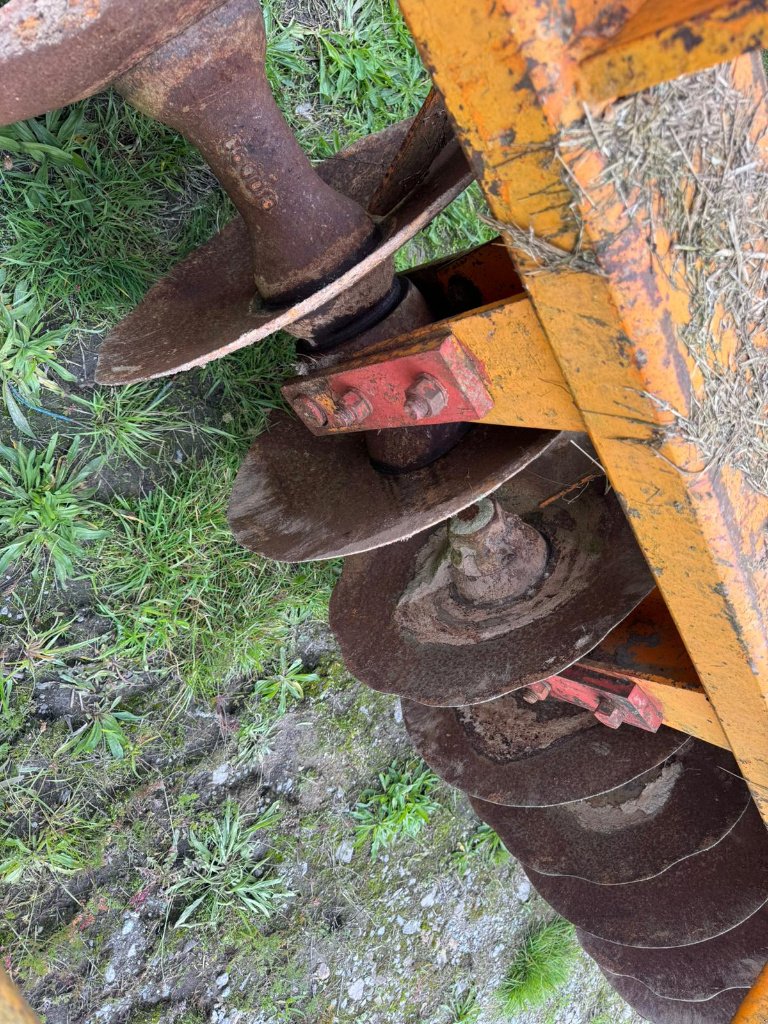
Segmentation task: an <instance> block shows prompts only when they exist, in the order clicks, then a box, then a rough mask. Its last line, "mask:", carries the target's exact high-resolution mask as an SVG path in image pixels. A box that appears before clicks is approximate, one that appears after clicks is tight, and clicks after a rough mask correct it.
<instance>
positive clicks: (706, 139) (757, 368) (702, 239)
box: [560, 66, 768, 494]
mask: <svg viewBox="0 0 768 1024" xmlns="http://www.w3.org/2000/svg"><path fill="white" fill-rule="evenodd" d="M763 102H764V100H763V99H762V98H761V99H760V100H759V101H758V102H757V103H755V101H754V99H753V98H750V97H748V96H746V95H745V94H744V93H743V92H741V91H739V90H737V89H736V88H735V87H734V85H733V82H732V81H731V78H730V73H729V71H728V68H727V66H723V67H721V68H714V69H712V70H710V71H706V72H703V73H701V74H698V75H694V76H691V77H688V78H681V79H679V80H677V81H674V82H669V83H666V84H663V85H660V86H657V87H655V88H653V89H649V90H647V91H646V92H642V93H639V94H637V95H636V96H633V97H632V98H630V99H627V100H624V101H622V102H621V103H618V104H616V105H615V106H614V107H613V108H612V109H611V114H610V117H607V118H596V117H594V118H593V117H592V116H590V115H589V114H587V117H586V118H585V120H584V121H583V122H582V123H581V124H580V125H578V126H577V127H575V128H571V129H569V130H568V131H567V132H566V133H564V134H563V137H562V138H561V139H560V153H561V155H562V157H563V159H564V162H566V163H568V162H570V161H571V159H572V158H573V157H574V156H576V155H577V154H578V152H579V150H581V149H584V148H585V147H594V146H595V145H596V146H597V147H598V149H599V150H600V153H601V154H602V157H603V160H604V164H605V170H604V171H603V174H602V179H601V181H600V182H598V183H596V184H597V185H600V184H603V183H605V182H610V184H611V185H612V186H613V187H614V188H615V190H616V192H617V193H618V195H619V196H620V197H621V198H622V200H623V202H624V204H625V208H626V212H627V214H628V217H629V218H630V219H631V220H632V221H633V222H634V223H635V224H637V223H638V222H640V223H641V224H643V225H644V226H647V227H648V231H649V235H650V233H651V231H652V229H653V225H654V222H657V223H659V222H660V223H663V224H664V226H665V227H666V228H667V230H668V231H669V232H670V234H671V237H672V239H673V244H672V268H671V272H670V277H671V279H672V280H679V279H680V278H682V280H683V281H684V284H685V287H686V289H687V290H688V292H689V294H690V321H689V322H688V324H687V325H686V326H685V327H684V329H683V330H682V332H681V337H682V341H683V343H684V344H685V346H686V348H687V349H688V352H689V353H690V355H691V358H692V359H693V360H694V361H695V363H696V365H697V367H698V368H699V370H700V372H701V376H702V382H703V383H702V386H701V387H700V388H698V389H697V393H696V394H695V395H694V396H693V397H692V400H691V408H690V410H689V412H688V414H687V415H684V414H682V413H681V412H680V411H679V410H671V412H672V413H673V415H674V418H675V422H674V427H673V429H674V432H675V434H676V435H677V436H678V437H682V438H683V439H684V440H686V441H689V442H692V443H693V444H695V445H696V447H697V448H698V450H699V451H700V452H701V454H702V457H703V459H704V460H705V461H706V463H707V465H708V466H723V465H730V466H734V467H737V468H738V469H740V470H742V471H743V473H744V474H745V476H746V478H747V479H748V481H749V482H750V484H751V485H752V486H753V487H754V488H755V490H757V491H759V492H761V493H762V494H768V348H766V302H768V171H766V161H765V156H764V155H763V154H762V153H761V149H763V147H764V146H765V145H766V140H765V138H764V135H765V133H764V130H763V129H762V127H760V126H761V125H762V122H763V111H762V110H761V108H762V107H763ZM763 153H764V149H763ZM569 180H570V179H569ZM582 198H584V197H582ZM586 198H588V197H586ZM678 275H679V277H678ZM721 318H722V321H721ZM720 321H721V322H722V327H723V328H724V329H725V330H727V331H733V332H734V335H735V338H736V342H737V343H736V345H735V351H733V347H732V348H731V351H729V352H721V351H720V347H719V337H720V336H721V332H720V330H716V329H715V325H716V324H718V322H720Z"/></svg>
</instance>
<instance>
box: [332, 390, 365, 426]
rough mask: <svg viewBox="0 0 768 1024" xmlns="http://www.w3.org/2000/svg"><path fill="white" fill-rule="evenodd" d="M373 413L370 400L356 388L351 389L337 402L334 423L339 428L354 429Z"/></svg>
mask: <svg viewBox="0 0 768 1024" xmlns="http://www.w3.org/2000/svg"><path fill="white" fill-rule="evenodd" d="M372 411H373V410H372V409H371V405H370V403H369V402H368V399H367V398H366V397H365V396H364V395H361V394H360V392H359V391H357V390H356V389H355V388H350V389H349V390H348V391H345V392H344V394H343V395H342V396H341V397H340V398H339V399H338V400H337V402H336V408H335V410H334V413H333V421H334V424H335V425H336V426H339V427H353V426H354V425H355V424H356V423H362V422H363V420H365V419H367V418H368V417H369V416H370V415H371V412H372Z"/></svg>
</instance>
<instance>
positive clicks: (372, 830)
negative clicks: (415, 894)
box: [352, 759, 441, 860]
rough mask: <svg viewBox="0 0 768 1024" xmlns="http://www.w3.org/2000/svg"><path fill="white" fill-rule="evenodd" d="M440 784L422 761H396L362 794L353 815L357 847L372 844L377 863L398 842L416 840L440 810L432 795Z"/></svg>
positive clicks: (373, 855) (372, 858)
mask: <svg viewBox="0 0 768 1024" xmlns="http://www.w3.org/2000/svg"><path fill="white" fill-rule="evenodd" d="M439 781H440V780H439V779H438V777H437V776H436V775H435V774H434V772H432V771H430V770H429V768H427V766H426V765H425V764H424V762H423V761H420V760H418V759H412V760H410V761H407V762H406V763H405V764H398V762H397V761H393V762H392V764H391V765H390V766H389V768H387V770H386V771H384V772H381V773H380V774H379V778H378V785H376V786H372V787H371V788H370V789H367V790H365V792H364V793H362V794H361V796H360V799H359V800H358V802H357V805H356V807H355V810H354V811H352V817H353V819H354V821H355V846H356V847H358V848H359V847H362V846H365V845H366V844H367V843H368V842H370V844H371V860H375V859H376V858H377V856H378V855H379V852H380V851H381V850H384V849H387V848H388V847H390V846H392V845H393V844H394V843H395V842H397V840H398V839H401V838H402V837H407V838H409V839H413V838H415V836H417V835H418V834H419V832H421V830H422V829H423V828H424V826H425V825H426V824H427V822H428V821H429V819H430V818H431V816H432V814H434V812H435V811H437V810H439V809H440V806H441V805H440V804H439V803H438V801H437V800H435V798H434V796H433V795H432V794H433V791H434V790H435V788H436V787H437V785H438V784H439Z"/></svg>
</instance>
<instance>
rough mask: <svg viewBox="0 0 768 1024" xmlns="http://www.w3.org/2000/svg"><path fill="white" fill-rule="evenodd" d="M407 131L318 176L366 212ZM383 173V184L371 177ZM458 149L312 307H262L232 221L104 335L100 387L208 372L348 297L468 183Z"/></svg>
mask: <svg viewBox="0 0 768 1024" xmlns="http://www.w3.org/2000/svg"><path fill="white" fill-rule="evenodd" d="M410 123H411V122H410V121H408V122H404V123H403V124H402V125H395V126H393V127H392V128H391V129H386V130H385V131H384V132H380V133H378V134H377V135H372V136H369V137H368V138H366V139H361V140H360V141H359V142H358V143H356V144H355V146H354V147H350V151H349V152H348V153H347V154H339V155H338V156H335V157H331V158H330V159H329V160H326V161H325V162H324V163H323V164H320V165H319V166H318V168H317V170H318V173H319V174H320V176H321V177H322V178H323V180H324V181H326V182H327V183H328V184H330V185H332V186H333V187H334V188H336V189H337V190H338V191H340V192H343V193H344V194H345V195H347V196H348V197H349V198H351V199H355V200H357V201H358V202H360V203H361V205H363V206H365V205H366V203H367V201H368V199H369V198H370V194H371V192H372V191H373V189H374V188H375V186H376V184H377V182H378V180H379V178H380V175H381V168H382V167H383V166H386V165H387V163H388V162H389V161H390V160H391V159H392V158H393V157H394V155H395V154H396V153H397V151H398V149H399V147H400V145H401V143H402V140H403V137H404V135H405V133H406V131H407V129H408V126H409V124H410ZM376 171H377V172H378V174H376V173H374V172H376ZM472 177H473V174H472V172H471V171H470V169H469V167H468V164H467V161H466V158H465V157H464V155H463V153H462V151H461V149H460V147H459V145H458V143H456V142H455V141H454V142H451V143H449V144H448V145H447V146H446V147H445V148H444V149H443V151H442V152H441V153H440V155H439V156H438V158H437V159H436V160H435V162H434V164H433V166H432V168H431V169H430V171H429V173H428V174H427V175H426V176H425V178H424V180H423V181H422V182H421V185H420V186H419V188H418V190H417V191H416V192H415V193H414V194H413V195H412V196H410V197H408V198H407V199H405V200H404V201H403V202H402V203H401V204H400V205H399V206H398V207H397V209H396V210H394V211H393V212H392V214H391V215H389V216H387V217H385V218H383V219H382V221H381V222H380V224H379V241H378V244H377V245H376V247H375V249H374V250H373V251H372V252H371V253H370V254H369V255H367V256H366V257H365V258H364V259H361V260H360V261H359V262H358V263H357V264H356V265H355V266H354V267H352V268H351V269H350V270H347V271H346V272H345V273H343V274H341V275H340V276H339V277H337V278H336V279H335V280H334V281H333V282H331V283H330V284H327V285H326V286H325V287H323V288H321V289H320V290H319V291H317V292H315V293H314V294H312V295H310V296H309V297H308V298H305V299H303V300H302V301H300V302H296V303H293V304H292V305H288V306H283V307H280V308H277V309H275V308H271V307H268V306H265V305H264V304H263V303H262V302H261V300H260V298H259V296H258V293H257V292H256V290H255V285H254V280H253V263H252V250H251V245H250V240H249V237H248V232H247V229H246V226H245V222H244V221H243V220H242V218H241V217H235V219H234V220H232V221H230V223H229V224H227V226H226V227H225V228H224V229H223V230H222V231H220V232H219V233H218V234H217V235H215V236H214V237H213V238H212V239H211V240H210V241H209V242H207V243H206V244H205V245H203V246H201V247H200V248H199V249H196V250H195V251H194V252H193V253H191V254H190V255H189V256H187V258H186V259H184V260H182V261H181V263H179V264H177V265H176V266H175V267H174V268H173V270H172V271H171V272H170V273H169V274H167V275H166V276H165V277H163V278H161V280H160V281H158V283H157V284H155V285H154V286H153V287H152V288H151V289H150V290H149V292H147V294H146V295H145V297H144V298H143V299H142V301H141V302H140V303H139V305H138V306H137V307H136V308H135V309H134V310H132V311H131V312H130V313H129V314H128V316H127V317H125V319H123V320H121V322H120V323H119V324H118V325H117V326H116V327H115V328H114V329H113V330H112V331H111V332H110V333H109V334H108V335H107V337H106V339H105V341H104V342H103V344H102V346H101V349H100V351H99V362H98V366H97V368H96V380H97V381H98V382H99V383H100V384H133V383H135V382H137V381H141V380H150V379H152V378H154V377H163V376H167V375H168V374H170V373H178V372H180V371H182V370H190V369H192V368H193V367H195V366H204V365H205V364H206V363H209V362H211V361H212V360H214V359H221V358H222V357H223V356H225V355H228V354H229V353H230V352H236V351H237V350H238V349H241V348H244V347H245V346H247V345H252V344H254V343H255V342H257V341H261V340H263V339H264V338H266V337H268V336H269V335H270V334H274V333H275V332H276V331H280V330H287V329H289V328H290V327H291V325H292V324H295V323H296V322H297V321H299V320H303V319H305V318H307V317H309V316H310V315H311V314H313V313H315V312H316V311H317V310H319V309H321V308H322V307H324V306H326V305H327V304H328V303H330V302H331V301H332V300H334V299H336V298H338V297H339V296H340V295H343V294H344V292H346V291H348V290H349V289H352V288H353V287H354V286H355V285H356V284H358V283H359V282H360V281H362V280H363V278H365V277H366V275H369V274H370V273H371V271H373V270H374V269H375V268H376V267H378V266H380V265H381V264H382V263H384V262H385V261H386V260H388V259H390V258H391V257H392V256H393V255H394V254H395V252H397V250H398V249H399V248H400V247H401V246H402V245H404V244H405V243H406V242H407V241H408V240H409V239H410V238H412V237H413V236H414V235H415V234H417V233H418V232H419V231H421V229H422V228H424V227H426V226H427V224H429V223H430V221H432V220H433V219H434V218H435V217H436V216H437V214H438V213H440V211H441V210H443V209H444V208H445V207H446V206H447V205H448V204H449V203H450V202H451V201H452V200H453V199H455V198H456V197H457V196H458V195H460V194H461V192H463V191H464V189H465V188H466V187H467V186H468V185H469V183H470V182H471V181H472Z"/></svg>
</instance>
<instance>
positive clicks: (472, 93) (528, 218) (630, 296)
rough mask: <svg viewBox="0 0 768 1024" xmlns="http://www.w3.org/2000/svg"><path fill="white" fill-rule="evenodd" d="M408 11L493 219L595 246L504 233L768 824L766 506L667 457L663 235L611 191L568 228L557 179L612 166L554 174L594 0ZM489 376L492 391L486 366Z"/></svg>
mask: <svg viewBox="0 0 768 1024" xmlns="http://www.w3.org/2000/svg"><path fill="white" fill-rule="evenodd" d="M401 7H402V8H403V10H404V13H405V16H406V19H407V21H408V22H409V25H410V27H411V29H412V31H413V34H414V36H415V38H416V40H417V42H418V44H419V46H420V48H421V51H422V54H423V57H424V59H425V62H426V64H427V66H428V67H429V68H430V69H431V70H432V72H433V76H434V79H435V82H436V84H437V86H438V88H439V89H440V90H441V92H442V93H443V95H444V97H445V100H446V102H447V105H448V109H449V110H450V112H451V114H452V116H453V118H454V120H455V122H456V123H457V126H458V131H459V136H460V138H461V139H462V141H463V144H464V146H465V148H466V151H467V153H468V154H469V155H470V157H471V159H472V160H473V163H474V166H475V168H476V170H477V172H478V177H479V180H480V182H481V184H482V187H483V189H484V191H485V194H486V197H487V198H488V201H489V204H490V206H491V209H492V211H493V214H494V216H495V217H496V218H497V219H498V221H500V222H501V223H503V224H508V225H511V226H514V227H515V228H517V229H523V231H524V232H527V231H528V230H529V229H530V230H532V231H533V232H534V233H535V235H536V236H537V237H538V238H540V239H544V240H546V241H547V242H549V243H551V244H554V245H556V246H558V247H559V248H561V249H563V250H566V251H570V250H571V249H572V248H573V246H574V242H575V240H576V237H577V233H578V227H579V222H581V225H582V227H583V242H584V243H585V245H586V246H587V247H599V251H600V254H601V255H600V259H601V267H600V270H601V273H600V274H595V273H587V272H584V271H583V270H582V271H569V272H568V271H566V272H564V271H563V269H562V267H561V268H560V269H559V270H555V271H549V272H547V271H546V270H545V269H544V268H543V267H541V266H537V265H536V264H535V262H534V261H533V260H532V259H531V256H530V247H529V246H526V245H525V244H521V238H522V236H521V233H520V232H519V231H515V232H514V233H510V234H509V235H508V236H507V241H508V244H509V245H510V250H511V252H512V254H513V256H514V257H515V258H516V260H517V262H518V267H519V269H520V271H521V273H522V276H523V278H524V282H525V284H526V287H527V289H528V292H529V294H530V296H531V298H532V300H533V303H534V306H535V309H536V312H537V314H538V318H539V320H540V322H541V324H542V326H543V328H544V331H545V332H546V335H547V337H548V339H549V342H550V344H551V346H552V349H553V351H554V354H555V356H556V358H557V361H558V363H559V365H560V368H561V371H562V373H563V376H564V378H565V380H566V381H567V384H568V387H569V390H570V392H571V393H572V395H573V396H574V399H575V401H576V404H577V406H578V408H579V410H580V411H581V414H582V416H583V418H584V420H585V422H586V425H587V428H588V430H589V433H590V435H591V437H592V440H593V443H594V444H595V446H596V448H597V450H598V453H599V455H600V458H601V461H602V462H603V464H604V466H605V467H606V469H607V472H608V474H609V477H610V478H611V481H612V483H613V485H614V487H615V489H616V491H617V493H618V494H619V496H620V498H621V499H622V501H623V503H624V505H625V508H626V510H627V514H628V516H629V519H630V522H631V523H632V526H633V528H634V530H635V532H636V535H637V537H638V540H639V541H640V544H641V546H642V548H643V550H644V552H645V554H646V557H647V559H648V561H649V564H650V566H651V568H652V570H653V572H654V574H655V576H656V579H657V581H658V585H659V588H660V590H661V592H662V594H663V596H664V599H665V602H666V603H667V605H668V607H669V609H670V611H671V613H672V616H673V618H674V620H675V622H676V624H677V627H678V629H679V631H680V633H681V635H682V637H683V639H684V641H685V645H686V648H687V650H688V652H689V654H690V656H691V658H692V661H693V663H694V664H695V666H696V670H697V673H698V675H699V678H700V680H701V683H702V685H703V687H704V689H705V691H706V694H707V696H708V698H709V700H710V701H711V703H712V706H713V707H714V709H715V712H716V715H717V722H718V723H719V726H720V727H721V728H722V730H723V732H724V734H725V736H726V737H727V741H728V743H729V744H730V746H731V748H732V750H733V751H734V754H735V755H736V757H737V759H738V761H739V763H740V766H741V769H742V771H743V773H744V776H745V778H746V779H747V781H748V783H749V785H750V787H751V790H752V793H753V795H754V796H755V799H756V801H757V803H758V805H759V807H760V809H761V811H762V813H763V815H764V817H766V819H767V820H768V581H767V580H766V579H765V578H764V577H758V576H757V575H756V574H755V572H754V566H755V564H757V563H758V562H759V561H760V559H762V558H764V557H765V554H766V551H765V541H766V537H765V533H764V525H765V523H766V522H768V499H766V498H765V497H763V496H760V495H758V494H756V493H755V492H754V491H753V490H751V488H750V487H749V486H748V484H747V483H746V481H745V480H744V479H743V477H742V476H741V475H740V474H739V473H738V472H737V471H736V470H732V469H729V468H727V467H726V468H723V469H721V470H718V469H711V468H710V469H707V468H706V467H704V464H703V461H702V459H701V458H700V456H699V454H698V452H696V451H695V450H694V449H692V447H691V446H690V445H684V444H682V442H680V441H672V440H670V439H666V440H664V441H663V443H661V444H660V443H659V440H658V439H659V437H664V436H665V432H666V428H668V427H669V426H670V425H671V422H672V417H671V415H670V414H669V413H667V412H665V411H664V410H665V409H675V410H678V411H679V412H680V413H681V414H683V415H685V413H686V411H687V410H688V409H689V402H690V397H691V394H692V389H693V388H694V387H696V386H697V383H698V375H697V374H696V372H695V370H694V368H693V366H692V365H691V360H690V358H689V357H688V353H687V352H686V350H685V348H684V346H683V344H682V341H681V339H680V336H679V328H680V327H681V326H682V325H683V324H685V323H686V322H687V318H688V294H687V291H686V289H685V288H682V289H680V288H679V287H678V286H679V281H676V280H675V279H674V275H672V276H670V273H669V269H670V268H669V262H668V261H667V266H664V265H663V264H664V262H665V249H666V248H668V243H669V239H668V236H665V234H664V232H663V230H661V229H659V230H657V232H656V237H655V238H654V239H652V240H651V241H652V243H655V245H656V246H657V247H658V248H659V249H660V252H659V253H657V252H656V251H655V249H652V248H651V244H649V239H648V238H647V235H646V234H644V233H642V232H640V231H639V230H637V229H636V228H633V226H632V224H631V223H630V222H629V220H628V218H627V216H626V214H625V212H624V207H623V205H622V203H621V202H620V200H619V198H618V196H617V195H615V194H612V192H611V188H610V186H609V185H607V184H606V185H604V186H603V187H602V188H603V191H602V193H601V194H600V199H601V204H600V205H601V209H600V210H599V211H598V209H597V208H596V206H592V205H590V203H589V201H587V200H582V201H581V202H578V203H577V214H578V216H577V217H574V216H573V214H572V206H573V204H574V203H575V202H576V200H574V196H573V192H572V190H571V189H569V188H568V187H566V185H565V184H564V176H565V175H566V174H571V175H573V176H574V177H575V178H576V179H577V180H578V182H579V184H580V185H581V186H582V188H583V189H585V190H586V191H594V189H595V182H596V181H597V180H598V179H599V175H600V172H601V171H602V170H603V167H604V164H603V159H602V156H601V154H600V153H599V151H598V150H597V148H596V147H588V148H587V150H586V151H584V152H583V153H582V154H581V155H580V157H579V158H578V159H577V160H575V161H573V162H571V164H570V166H569V168H568V171H567V172H564V171H563V167H562V165H561V164H560V162H559V154H558V149H557V143H558V140H559V137H560V132H561V130H562V129H563V128H564V127H567V126H568V125H569V124H570V123H572V122H573V121H575V120H576V119H577V118H581V117H582V114H583V111H582V108H581V105H580V102H579V100H578V97H577V95H576V85H577V82H578V78H579V73H578V68H577V66H576V65H577V61H576V58H575V57H574V55H573V53H574V50H575V49H576V48H577V47H575V46H574V40H577V41H578V40H582V37H583V36H584V35H585V33H586V32H587V27H588V26H589V24H590V19H592V23H594V14H595V7H594V4H593V3H589V2H587V0H563V2H562V3H559V4H557V5H552V4H549V3H546V2H544V0H538V2H536V0H534V2H532V3H530V4H522V3H517V2H513V0H440V3H437V2H435V0H401ZM636 9H637V8H635V10H636ZM631 16H632V12H629V17H630V18H631ZM616 30H617V29H616V26H612V31H614V32H615V31H616ZM582 41H583V40H582ZM596 41H597V44H599V43H600V40H599V38H598V39H597V40H596ZM603 41H604V40H603ZM582 56H583V55H582ZM732 73H733V76H734V82H735V83H736V84H737V85H738V87H739V88H741V89H743V90H745V91H746V92H747V93H748V94H749V95H750V96H754V98H755V100H756V101H757V100H759V99H761V88H762V84H763V82H762V78H761V72H759V71H758V70H757V68H756V67H755V65H753V63H752V61H751V60H750V58H740V59H739V60H738V61H736V62H735V63H734V65H733V66H732ZM757 128H758V129H759V128H760V126H759V125H758V126H757ZM659 257H660V258H659ZM632 268H634V271H633V270H632ZM628 270H629V272H627V271H628ZM723 340H724V343H725V345H726V346H728V345H729V344H731V340H730V339H728V338H725V339H723ZM486 368H487V370H488V372H489V374H490V376H491V377H493V374H494V367H493V365H492V364H491V365H489V364H488V363H487V362H486ZM649 442H653V445H652V444H651V443H649ZM696 469H701V470H702V472H701V473H699V474H696V473H695V472H692V471H693V470H696Z"/></svg>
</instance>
